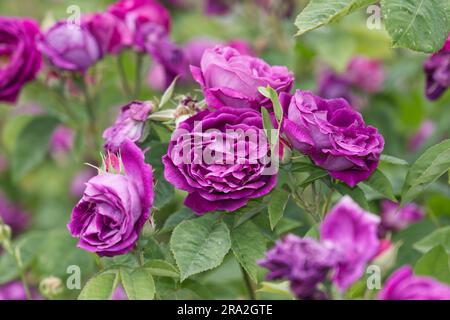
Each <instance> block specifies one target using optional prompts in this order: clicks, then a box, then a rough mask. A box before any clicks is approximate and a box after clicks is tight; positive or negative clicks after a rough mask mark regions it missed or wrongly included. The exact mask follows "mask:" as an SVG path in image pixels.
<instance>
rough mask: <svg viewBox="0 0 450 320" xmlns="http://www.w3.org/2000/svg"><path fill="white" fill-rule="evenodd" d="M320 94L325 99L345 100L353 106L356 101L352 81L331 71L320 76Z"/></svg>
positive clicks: (327, 70) (325, 71)
mask: <svg viewBox="0 0 450 320" xmlns="http://www.w3.org/2000/svg"><path fill="white" fill-rule="evenodd" d="M318 94H319V96H321V97H323V98H325V99H336V98H344V99H346V100H347V101H349V102H350V103H351V104H352V105H353V103H354V100H355V96H354V94H353V92H352V84H351V83H350V81H349V80H348V79H347V78H346V77H345V76H342V75H339V74H337V73H336V72H334V71H332V70H329V69H326V70H324V71H323V72H321V73H320V75H319V80H318Z"/></svg>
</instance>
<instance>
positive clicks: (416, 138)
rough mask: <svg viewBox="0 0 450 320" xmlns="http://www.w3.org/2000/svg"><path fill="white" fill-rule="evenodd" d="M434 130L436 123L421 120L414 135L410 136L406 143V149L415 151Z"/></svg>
mask: <svg viewBox="0 0 450 320" xmlns="http://www.w3.org/2000/svg"><path fill="white" fill-rule="evenodd" d="M435 131H436V125H435V124H434V122H433V121H431V120H426V121H424V122H422V124H421V125H420V127H419V130H418V131H417V132H416V134H415V135H413V136H412V137H411V139H410V140H409V143H408V150H409V151H410V152H416V151H418V150H419V149H420V148H422V146H423V145H424V143H425V142H426V141H427V140H428V139H429V138H430V137H431V136H432V135H433V134H434V132H435Z"/></svg>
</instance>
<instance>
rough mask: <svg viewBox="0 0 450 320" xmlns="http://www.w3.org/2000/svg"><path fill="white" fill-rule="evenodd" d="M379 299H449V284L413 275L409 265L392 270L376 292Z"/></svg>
mask: <svg viewBox="0 0 450 320" xmlns="http://www.w3.org/2000/svg"><path fill="white" fill-rule="evenodd" d="M378 299H380V300H450V286H448V285H446V284H443V283H440V282H438V281H437V280H435V279H433V278H431V277H426V276H415V275H414V274H413V271H412V268H411V267H410V266H403V267H401V268H400V269H398V270H397V271H396V272H394V273H393V274H392V275H391V276H390V277H389V279H388V280H387V281H386V283H385V284H384V287H383V289H382V290H381V291H380V293H379V294H378Z"/></svg>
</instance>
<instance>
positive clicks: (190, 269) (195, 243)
mask: <svg viewBox="0 0 450 320" xmlns="http://www.w3.org/2000/svg"><path fill="white" fill-rule="evenodd" d="M230 247H231V240H230V231H229V230H228V227H227V226H226V224H225V223H224V222H223V221H217V216H216V215H214V214H207V215H205V216H203V217H200V218H197V219H193V220H187V221H183V222H182V223H180V224H179V225H178V226H177V227H176V228H175V229H174V230H173V233H172V237H171V239H170V249H171V250H172V252H173V255H174V257H175V261H176V263H177V266H178V269H179V270H180V276H181V279H180V280H181V281H184V280H186V279H187V278H188V277H189V276H191V275H194V274H197V273H200V272H203V271H206V270H210V269H213V268H215V267H217V266H219V265H220V264H221V263H222V261H223V258H224V257H225V255H226V254H227V253H228V251H229V250H230Z"/></svg>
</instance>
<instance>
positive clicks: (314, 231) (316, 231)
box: [305, 224, 320, 240]
mask: <svg viewBox="0 0 450 320" xmlns="http://www.w3.org/2000/svg"><path fill="white" fill-rule="evenodd" d="M305 237H309V238H313V239H316V240H320V227H319V225H318V224H315V225H313V226H312V227H311V228H310V229H309V230H308V232H306V234H305Z"/></svg>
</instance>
